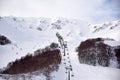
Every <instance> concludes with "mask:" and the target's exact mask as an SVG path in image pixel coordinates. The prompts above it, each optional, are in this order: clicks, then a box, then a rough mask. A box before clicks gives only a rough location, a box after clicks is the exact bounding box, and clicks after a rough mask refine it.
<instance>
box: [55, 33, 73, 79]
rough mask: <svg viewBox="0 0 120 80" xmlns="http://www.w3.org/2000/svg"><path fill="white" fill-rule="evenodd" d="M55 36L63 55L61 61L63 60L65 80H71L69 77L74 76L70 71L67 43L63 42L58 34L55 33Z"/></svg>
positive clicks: (71, 70)
mask: <svg viewBox="0 0 120 80" xmlns="http://www.w3.org/2000/svg"><path fill="white" fill-rule="evenodd" d="M56 36H57V38H58V41H59V43H60V46H61V50H62V53H63V55H62V57H63V59H62V60H63V64H64V65H65V73H66V74H67V75H68V76H67V80H71V77H73V76H74V74H73V69H72V65H71V60H70V55H69V50H68V46H67V42H66V41H64V40H63V38H62V36H61V35H60V34H59V33H58V32H57V33H56Z"/></svg>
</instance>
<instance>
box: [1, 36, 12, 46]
mask: <svg viewBox="0 0 120 80" xmlns="http://www.w3.org/2000/svg"><path fill="white" fill-rule="evenodd" d="M10 43H11V41H10V40H9V39H8V38H7V37H5V36H3V35H0V45H6V44H10Z"/></svg>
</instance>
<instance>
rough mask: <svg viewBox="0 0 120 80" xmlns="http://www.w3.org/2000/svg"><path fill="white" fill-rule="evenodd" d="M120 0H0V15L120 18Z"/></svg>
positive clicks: (106, 19) (99, 19) (100, 20)
mask: <svg viewBox="0 0 120 80" xmlns="http://www.w3.org/2000/svg"><path fill="white" fill-rule="evenodd" d="M119 5H120V2H119V0H0V16H9V15H13V16H21V17H50V18H53V17H65V18H75V19H80V20H84V21H88V22H104V21H111V20H116V19H120V7H119Z"/></svg>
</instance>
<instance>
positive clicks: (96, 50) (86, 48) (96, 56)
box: [77, 38, 120, 68]
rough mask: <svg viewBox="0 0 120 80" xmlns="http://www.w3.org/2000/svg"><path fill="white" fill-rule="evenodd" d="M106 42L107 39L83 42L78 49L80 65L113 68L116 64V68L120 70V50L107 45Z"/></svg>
mask: <svg viewBox="0 0 120 80" xmlns="http://www.w3.org/2000/svg"><path fill="white" fill-rule="evenodd" d="M105 40H106V39H103V38H95V39H88V40H86V41H83V42H82V43H81V44H80V45H79V47H78V49H77V51H78V56H79V61H80V63H85V64H89V65H94V66H96V65H101V66H112V65H113V62H114V63H116V65H114V67H117V68H118V66H119V65H120V62H119V61H120V60H119V57H120V56H119V54H120V53H119V49H120V48H119V47H118V48H116V47H111V46H109V45H107V44H105V43H104V41H105ZM114 50H115V51H114ZM116 59H117V60H116ZM112 67H113V66H112Z"/></svg>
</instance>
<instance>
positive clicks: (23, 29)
mask: <svg viewBox="0 0 120 80" xmlns="http://www.w3.org/2000/svg"><path fill="white" fill-rule="evenodd" d="M57 20H58V19H50V18H16V21H14V20H13V17H3V18H2V19H1V20H0V34H1V35H5V36H7V37H8V39H10V40H11V41H12V44H9V45H5V46H0V68H3V67H5V66H7V64H8V63H9V62H11V61H14V60H16V59H20V58H21V57H22V56H25V55H26V54H27V53H31V54H32V53H33V52H34V51H35V50H37V49H39V48H44V47H45V46H48V45H49V44H50V43H52V42H57V43H58V40H57V37H56V32H59V33H60V34H61V35H62V37H63V38H64V40H65V41H67V44H68V50H69V53H70V60H71V64H72V67H73V74H74V75H75V76H74V77H72V79H71V80H80V79H81V80H119V79H120V76H119V74H120V69H115V68H108V67H100V66H89V65H85V64H80V63H79V60H78V56H77V53H76V52H75V49H76V48H77V46H78V45H79V44H80V43H81V42H82V41H84V40H86V39H88V38H96V37H103V38H112V39H114V40H116V41H105V42H104V43H105V44H109V45H111V46H117V45H119V44H120V36H119V34H120V31H119V30H120V25H118V26H117V27H116V28H114V29H113V30H110V27H109V26H108V27H106V28H105V29H103V30H100V31H98V32H95V33H93V31H94V30H95V29H94V28H92V27H93V26H92V25H90V24H89V23H86V22H83V21H78V20H67V19H64V18H59V20H60V21H61V23H57ZM52 23H55V24H56V25H60V26H61V28H62V29H53V25H51V24H52ZM115 24H118V21H115V22H113V23H111V24H110V26H113V25H115ZM98 26H100V25H98ZM38 27H40V28H41V29H42V31H39V30H37V28H38ZM103 27H104V26H103ZM64 67H65V65H64V62H63V61H62V63H61V64H60V68H59V70H58V71H54V72H53V73H52V74H51V76H52V80H66V77H67V74H65V68H64ZM27 75H29V74H26V76H27ZM12 79H14V77H11V79H10V80H12ZM0 80H4V79H3V78H2V77H0ZM18 80H22V79H21V77H19V79H18ZM26 80H29V79H26ZM32 80H45V76H44V75H42V74H40V75H32Z"/></svg>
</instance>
